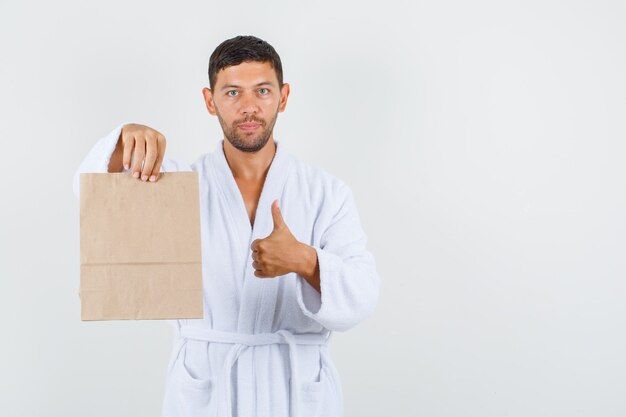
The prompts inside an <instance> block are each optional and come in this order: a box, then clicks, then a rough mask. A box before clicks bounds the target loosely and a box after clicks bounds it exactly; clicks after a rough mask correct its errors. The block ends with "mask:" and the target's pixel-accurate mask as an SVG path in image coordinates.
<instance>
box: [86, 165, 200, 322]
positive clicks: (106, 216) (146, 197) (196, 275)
mask: <svg viewBox="0 0 626 417" xmlns="http://www.w3.org/2000/svg"><path fill="white" fill-rule="evenodd" d="M79 295H80V303H81V320H124V319H134V320H146V319H197V318H203V310H204V309H203V296H202V259H201V242H200V198H199V187H198V173H197V172H163V173H161V174H160V178H159V179H158V181H156V182H150V181H145V182H144V181H141V180H139V179H137V178H134V177H133V176H132V175H131V174H130V173H129V172H121V173H106V174H105V173H83V174H80V291H79Z"/></svg>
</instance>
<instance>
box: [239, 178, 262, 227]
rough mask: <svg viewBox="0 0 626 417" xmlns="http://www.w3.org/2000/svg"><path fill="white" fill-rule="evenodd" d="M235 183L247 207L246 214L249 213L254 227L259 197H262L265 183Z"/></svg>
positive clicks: (241, 181)
mask: <svg viewBox="0 0 626 417" xmlns="http://www.w3.org/2000/svg"><path fill="white" fill-rule="evenodd" d="M235 182H236V183H237V187H238V188H239V192H240V193H241V196H242V198H243V202H244V205H245V206H246V212H247V213H248V219H249V220H250V224H251V225H254V218H255V216H256V210H257V207H258V203H259V197H260V196H261V191H262V190H263V181H243V180H237V179H236V180H235Z"/></svg>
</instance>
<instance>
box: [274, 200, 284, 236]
mask: <svg viewBox="0 0 626 417" xmlns="http://www.w3.org/2000/svg"><path fill="white" fill-rule="evenodd" d="M272 218H273V219H274V230H278V229H280V228H282V227H283V226H286V225H285V220H283V215H282V214H281V212H280V207H278V200H274V201H273V202H272Z"/></svg>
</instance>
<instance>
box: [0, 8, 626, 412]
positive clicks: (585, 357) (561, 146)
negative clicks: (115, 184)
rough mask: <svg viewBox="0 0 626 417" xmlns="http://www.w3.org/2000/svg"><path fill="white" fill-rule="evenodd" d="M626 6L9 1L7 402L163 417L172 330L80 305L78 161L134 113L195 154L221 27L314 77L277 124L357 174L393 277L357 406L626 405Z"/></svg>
mask: <svg viewBox="0 0 626 417" xmlns="http://www.w3.org/2000/svg"><path fill="white" fill-rule="evenodd" d="M624 22H626V6H625V3H624V2H619V1H612V2H610V1H593V2H592V1H545V0H544V1H515V2H513V1H506V2H503V1H491V2H488V1H474V2H466V1H460V0H459V1H437V2H435V1H432V2H421V3H420V2H416V1H404V2H402V1H397V0H394V1H391V0H386V1H375V2H374V1H358V2H357V1H352V2H347V1H336V2H329V1H322V2H320V1H315V2H288V1H282V2H272V1H265V2H244V1H240V2H219V3H218V2H209V1H205V2H195V3H191V2H178V3H177V4H175V3H174V2H154V1H142V2H121V1H107V2H98V3H94V2H85V1H73V2H70V1H56V2H46V1H37V2H32V1H31V2H28V1H8V0H1V1H0V47H1V49H0V138H1V139H0V140H1V141H2V142H1V143H2V147H1V153H2V165H1V166H2V168H1V169H2V172H1V174H2V177H1V178H2V180H1V184H2V200H1V201H2V204H1V205H0V210H1V212H0V215H1V220H2V223H1V225H2V226H1V227H2V229H1V231H0V239H1V240H0V256H1V259H0V261H1V262H0V317H1V318H0V320H1V323H0V327H1V330H2V339H0V343H1V345H0V414H1V415H3V416H64V417H73V416H77V417H78V416H81V417H82V416H87V415H89V416H92V417H97V416H157V415H159V413H160V407H161V400H162V394H163V388H164V386H163V384H164V378H165V369H166V365H167V359H168V356H169V352H170V348H171V344H170V343H171V339H170V338H171V330H170V328H169V326H168V325H167V324H166V323H164V322H160V321H152V322H146V321H137V322H119V321H118V322H81V321H80V304H79V298H78V294H77V292H78V286H79V234H78V225H79V217H78V209H79V205H78V201H77V200H76V198H75V197H74V195H73V193H72V176H73V174H74V171H75V170H76V169H77V167H78V165H79V163H80V161H81V159H82V158H83V157H84V156H85V155H86V153H87V151H88V150H89V149H90V148H91V147H92V146H93V144H94V143H95V142H96V141H97V140H98V139H99V138H100V137H102V136H104V135H105V134H107V133H108V132H109V131H111V130H112V129H113V128H114V127H115V126H116V125H117V124H118V123H120V122H122V121H129V120H130V121H134V122H136V123H142V124H147V125H149V126H152V127H154V128H156V129H157V130H159V131H161V132H162V133H164V134H165V136H166V138H167V139H168V151H167V152H168V156H169V157H170V158H174V159H180V160H182V161H185V162H189V163H190V162H193V161H194V160H195V159H196V158H197V157H198V156H199V155H200V154H203V153H207V152H211V151H212V150H213V149H214V147H215V146H216V144H217V142H218V140H219V139H221V137H222V132H221V129H220V126H219V123H218V121H217V119H216V118H215V117H212V116H210V115H209V114H208V113H207V111H206V109H205V106H204V103H203V101H202V95H201V89H202V87H204V86H208V79H207V66H208V59H209V56H210V54H211V52H212V51H213V49H214V48H215V47H216V46H217V45H218V44H219V43H220V42H222V41H223V40H225V39H227V38H230V37H233V36H236V35H240V34H243V35H245V34H252V35H255V36H258V37H260V38H262V39H264V40H266V41H268V42H269V43H270V44H271V45H273V46H274V47H275V48H276V50H277V51H278V53H279V54H280V56H281V58H282V61H283V67H284V76H285V81H286V82H289V83H290V85H291V95H290V97H289V101H288V105H287V109H286V111H285V112H284V113H281V114H279V118H278V122H277V125H276V128H275V137H276V138H277V140H283V141H285V143H288V145H289V147H290V149H292V150H293V151H294V153H295V154H296V155H298V156H299V157H301V158H302V159H304V160H307V161H309V162H312V163H314V164H316V165H318V166H321V167H323V168H324V169H326V170H328V171H329V172H331V173H332V174H334V175H336V176H337V177H339V178H341V179H342V180H344V181H345V182H346V183H348V184H349V185H350V186H351V187H352V189H353V191H354V194H355V198H356V201H357V206H358V208H359V212H360V215H361V218H362V224H363V226H364V228H365V230H366V232H367V235H368V247H369V249H370V250H371V251H372V253H373V254H374V255H375V257H376V260H377V265H378V270H379V273H380V275H381V277H382V281H383V286H382V289H381V299H380V304H379V306H378V309H377V310H376V313H375V314H374V315H373V316H372V317H371V318H370V319H369V320H367V321H365V322H363V323H362V324H360V325H358V326H356V327H355V328H353V329H352V330H350V331H348V332H346V333H335V336H334V337H335V338H334V341H333V343H332V348H331V352H332V354H333V357H334V359H335V362H336V364H337V367H338V368H339V371H340V374H341V377H342V381H343V387H344V393H345V402H346V405H345V410H346V416H349V417H352V416H354V417H356V416H358V417H367V416H383V415H386V416H409V415H410V416H428V417H440V416H442V417H443V416H446V417H456V416H463V417H465V416H476V417H490V416H494V417H496V416H497V417H501V416H533V417H539V416H568V417H570V416H594V417H595V416H603V417H608V416H623V415H625V414H626V396H625V395H624V394H625V392H626V377H625V375H626V360H625V351H626V337H625V336H624V332H625V328H626V303H625V302H624V301H625V296H626V282H625V281H624V277H625V273H626V256H625V255H626V251H625V250H626V237H625V233H626V222H625V220H624V213H625V209H626V194H625V186H624V181H625V178H626V177H625V175H624V174H625V164H624V156H625V151H626V144H625V141H624V139H625V135H624V133H625V131H626V128H625V126H626V125H625V122H624V120H625V117H624V116H625V110H626V98H625V97H626V77H625V74H626V48H625V46H626V44H625V41H626V29H625V28H626V25H625V24H624Z"/></svg>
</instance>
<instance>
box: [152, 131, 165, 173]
mask: <svg viewBox="0 0 626 417" xmlns="http://www.w3.org/2000/svg"><path fill="white" fill-rule="evenodd" d="M157 148H158V151H159V152H158V155H157V159H156V161H155V162H154V168H152V174H151V175H150V181H156V180H157V179H158V178H159V172H160V171H161V164H162V163H163V157H164V156H165V138H164V137H163V136H161V135H159V136H158V137H157Z"/></svg>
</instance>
